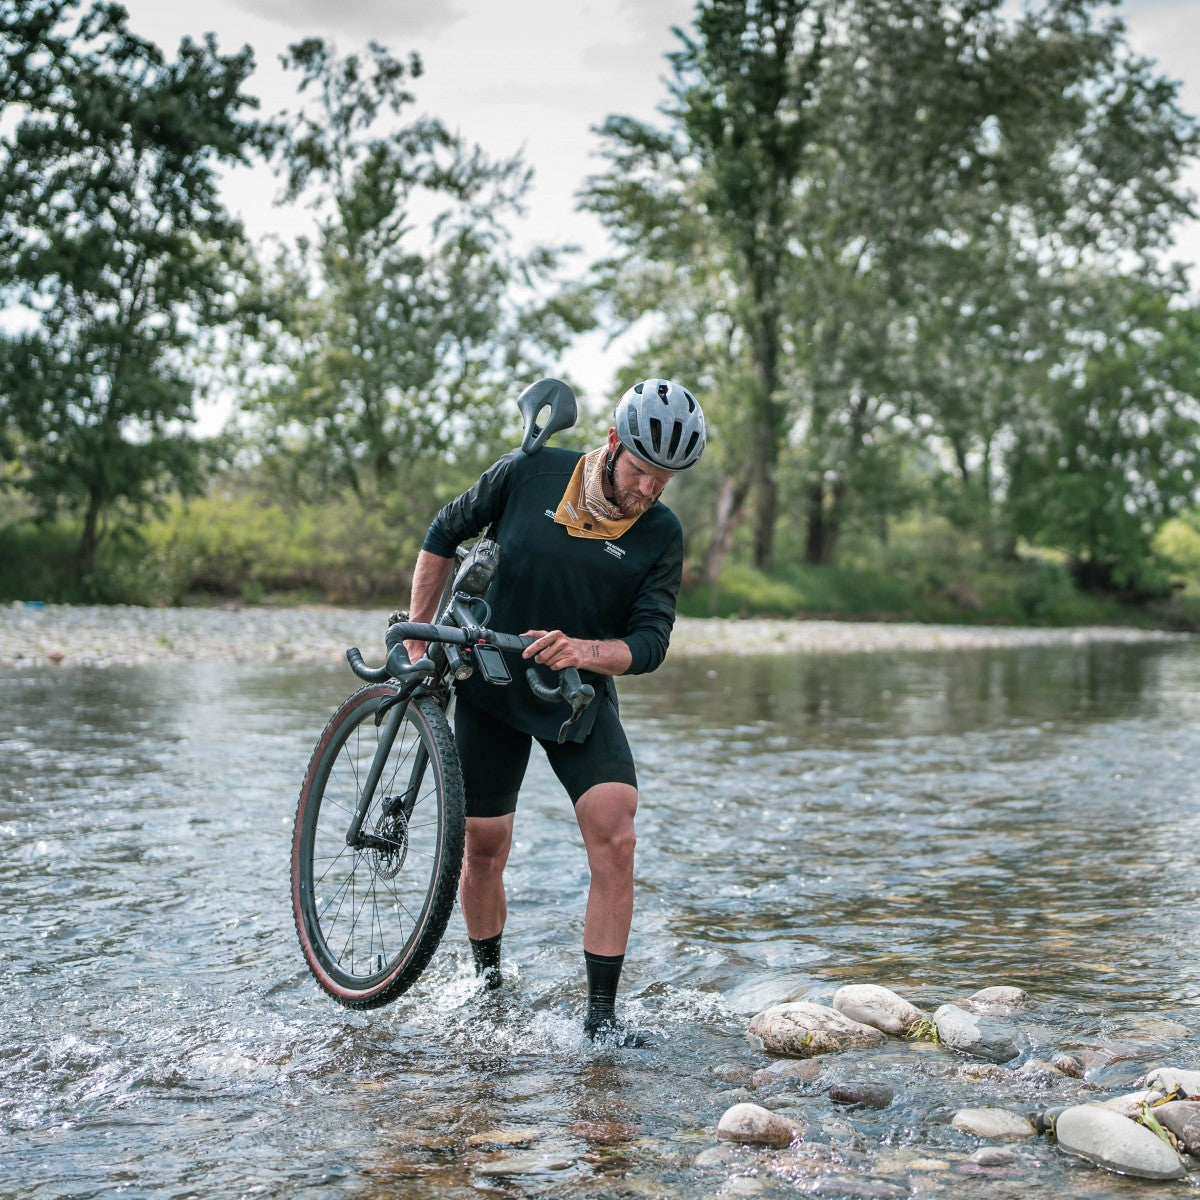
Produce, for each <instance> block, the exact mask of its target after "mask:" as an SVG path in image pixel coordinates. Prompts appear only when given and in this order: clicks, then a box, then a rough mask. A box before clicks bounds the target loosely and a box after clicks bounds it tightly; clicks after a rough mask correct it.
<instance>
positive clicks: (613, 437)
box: [608, 427, 621, 454]
mask: <svg viewBox="0 0 1200 1200" xmlns="http://www.w3.org/2000/svg"><path fill="white" fill-rule="evenodd" d="M620 444H621V439H620V438H619V437H617V431H616V428H615V427H612V428H610V429H609V431H608V450H609V453H610V454H613V453H615V452H616V450H617V447H619V446H620Z"/></svg>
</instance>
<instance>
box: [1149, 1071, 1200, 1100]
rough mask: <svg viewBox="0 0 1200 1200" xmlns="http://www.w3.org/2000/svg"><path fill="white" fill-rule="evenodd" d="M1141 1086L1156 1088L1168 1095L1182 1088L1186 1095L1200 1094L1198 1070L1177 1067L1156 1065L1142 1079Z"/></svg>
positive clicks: (1199, 1073) (1199, 1074) (1199, 1072)
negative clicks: (1184, 1069)
mask: <svg viewBox="0 0 1200 1200" xmlns="http://www.w3.org/2000/svg"><path fill="white" fill-rule="evenodd" d="M1142 1086H1143V1087H1148V1088H1157V1089H1158V1090H1159V1091H1160V1092H1162V1093H1163V1094H1164V1095H1167V1096H1169V1095H1170V1094H1171V1093H1172V1092H1173V1091H1175V1090H1176V1089H1182V1090H1183V1092H1184V1094H1185V1095H1186V1096H1200V1071H1182V1070H1180V1069H1179V1068H1178V1067H1156V1068H1155V1069H1154V1070H1153V1071H1151V1072H1150V1073H1149V1074H1148V1075H1147V1076H1146V1077H1145V1078H1144V1079H1143V1080H1142Z"/></svg>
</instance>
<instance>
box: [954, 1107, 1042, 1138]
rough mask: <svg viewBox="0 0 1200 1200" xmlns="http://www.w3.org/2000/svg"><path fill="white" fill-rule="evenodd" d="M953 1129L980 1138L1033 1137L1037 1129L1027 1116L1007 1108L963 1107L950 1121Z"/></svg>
mask: <svg viewBox="0 0 1200 1200" xmlns="http://www.w3.org/2000/svg"><path fill="white" fill-rule="evenodd" d="M950 1124H951V1125H953V1126H954V1128H955V1129H958V1130H961V1131H962V1132H963V1133H969V1134H970V1135H971V1136H972V1137H981V1138H1026V1137H1033V1136H1034V1135H1035V1134H1036V1133H1037V1130H1036V1129H1034V1127H1033V1122H1032V1121H1030V1119H1029V1118H1028V1117H1023V1116H1021V1114H1020V1113H1014V1112H1009V1111H1008V1109H1007V1108H963V1109H959V1111H958V1112H956V1113H955V1114H954V1116H953V1118H952V1119H951V1121H950Z"/></svg>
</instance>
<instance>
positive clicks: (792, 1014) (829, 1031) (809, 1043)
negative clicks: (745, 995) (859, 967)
mask: <svg viewBox="0 0 1200 1200" xmlns="http://www.w3.org/2000/svg"><path fill="white" fill-rule="evenodd" d="M750 1032H751V1033H752V1034H753V1035H754V1036H755V1037H757V1038H759V1039H760V1040H761V1041H762V1044H763V1049H764V1050H766V1051H768V1052H769V1053H771V1054H790V1055H791V1056H792V1057H794V1058H814V1057H815V1056H816V1055H818V1054H831V1053H834V1052H836V1051H839V1050H849V1049H851V1048H852V1047H855V1046H878V1045H879V1043H880V1042H882V1041H883V1034H882V1033H880V1032H879V1030H878V1029H875V1028H873V1027H872V1026H870V1025H863V1024H861V1023H860V1022H858V1021H852V1020H850V1018H849V1017H844V1016H842V1014H841V1013H840V1012H838V1011H837V1010H836V1009H833V1008H826V1007H825V1006H824V1005H823V1004H813V1003H811V1002H810V1001H807V1000H796V1001H793V1002H792V1003H790V1004H776V1005H775V1006H774V1007H773V1008H768V1009H767V1010H766V1011H765V1012H760V1013H759V1014H758V1016H756V1017H755V1018H754V1019H753V1020H752V1021H751V1022H750Z"/></svg>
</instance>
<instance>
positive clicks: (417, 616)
mask: <svg viewBox="0 0 1200 1200" xmlns="http://www.w3.org/2000/svg"><path fill="white" fill-rule="evenodd" d="M453 566H454V559H452V558H443V557H442V556H441V555H440V554H434V553H432V552H431V551H429V550H422V551H421V552H420V553H419V554H418V555H417V565H416V569H415V570H414V571H413V581H412V600H411V602H410V604H409V607H408V619H409V620H410V621H421V622H423V623H425V624H428V623H429V622H431V621H436V620H437V618H438V611H437V606H438V601H439V600H440V599H441V598H442V591H443V590H444V589H445V587H446V581H447V580H448V579H449V578H450V571H451V569H452V568H453ZM428 644H429V643H428V642H420V641H410V642H405V643H404V648H405V649H406V650H407V651H408V661H409V662H416V661H417V659H418V658H420V657H421V655H422V654H424V653H425V648H426V646H427V645H428Z"/></svg>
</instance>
